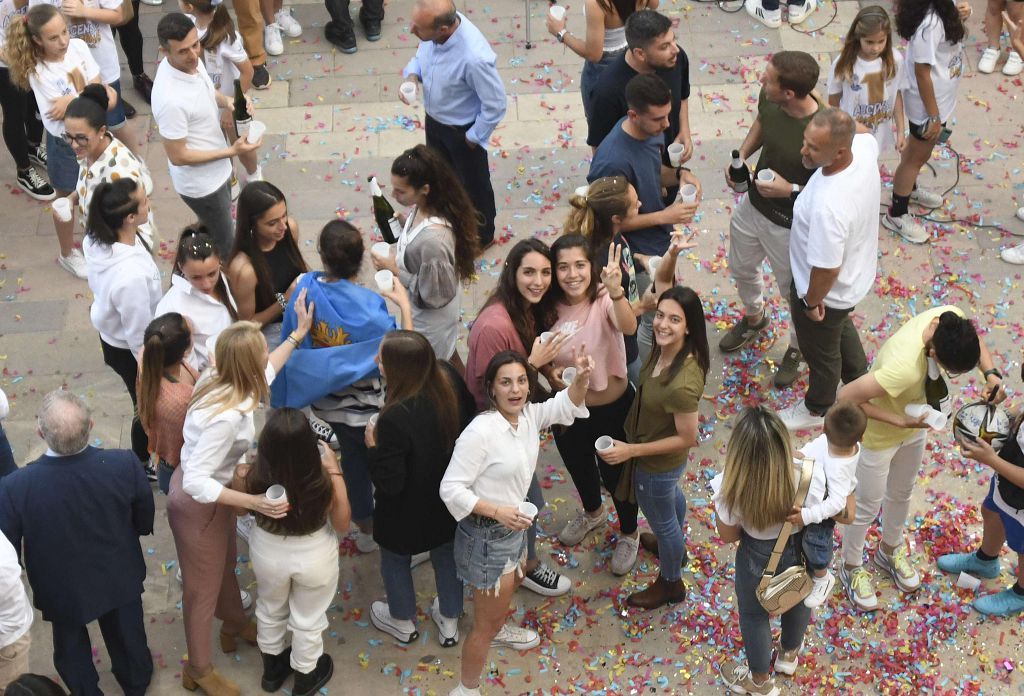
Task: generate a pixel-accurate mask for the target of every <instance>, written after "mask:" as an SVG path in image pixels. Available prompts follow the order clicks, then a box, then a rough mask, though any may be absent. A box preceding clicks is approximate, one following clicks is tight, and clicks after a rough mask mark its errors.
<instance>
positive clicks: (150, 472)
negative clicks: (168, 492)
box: [142, 462, 159, 483]
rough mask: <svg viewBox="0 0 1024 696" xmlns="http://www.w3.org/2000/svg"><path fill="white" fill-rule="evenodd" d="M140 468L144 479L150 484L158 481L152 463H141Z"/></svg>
mask: <svg viewBox="0 0 1024 696" xmlns="http://www.w3.org/2000/svg"><path fill="white" fill-rule="evenodd" d="M142 468H143V469H144V470H145V472H146V478H147V479H149V482H150V483H156V482H157V480H158V479H159V477H158V476H157V473H156V467H155V466H153V463H152V462H143V463H142Z"/></svg>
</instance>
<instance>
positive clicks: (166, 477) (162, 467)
mask: <svg viewBox="0 0 1024 696" xmlns="http://www.w3.org/2000/svg"><path fill="white" fill-rule="evenodd" d="M173 475H174V467H173V466H171V465H170V464H168V463H167V462H166V461H164V459H163V457H161V458H160V463H159V464H157V466H156V485H157V486H159V488H160V491H161V492H162V493H163V494H164V495H167V494H168V493H169V492H170V490H171V476H173Z"/></svg>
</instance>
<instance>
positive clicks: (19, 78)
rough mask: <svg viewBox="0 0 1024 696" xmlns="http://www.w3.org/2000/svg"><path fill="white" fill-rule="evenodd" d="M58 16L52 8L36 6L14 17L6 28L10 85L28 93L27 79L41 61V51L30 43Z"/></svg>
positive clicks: (35, 44) (39, 47)
mask: <svg viewBox="0 0 1024 696" xmlns="http://www.w3.org/2000/svg"><path fill="white" fill-rule="evenodd" d="M58 16H60V12H59V11H58V10H57V8H56V7H54V6H53V5H35V6H33V7H30V8H29V10H28V12H27V13H26V14H24V15H21V16H19V15H14V16H13V17H12V19H11V24H10V26H9V27H7V43H6V45H5V47H4V48H5V50H6V53H7V67H8V68H9V69H10V71H11V82H13V83H14V84H15V85H16V86H17V87H20V88H21V89H22V90H23V91H25V92H28V91H29V90H30V89H31V86H30V85H29V83H28V77H29V75H31V74H32V73H33V72H35V69H36V64H37V63H38V62H39V61H41V60H42V59H43V49H42V47H41V46H40V45H39V44H37V43H36V42H35V41H33V40H32V39H33V37H35V38H40V37H41V32H42V29H43V26H45V25H46V24H47V23H48V22H49V21H50V20H51V19H53V18H54V17H58Z"/></svg>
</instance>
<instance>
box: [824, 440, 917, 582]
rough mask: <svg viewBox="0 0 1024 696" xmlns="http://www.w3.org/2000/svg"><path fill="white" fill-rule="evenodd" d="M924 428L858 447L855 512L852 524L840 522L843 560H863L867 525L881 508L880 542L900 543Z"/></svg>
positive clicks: (852, 563)
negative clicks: (886, 443)
mask: <svg viewBox="0 0 1024 696" xmlns="http://www.w3.org/2000/svg"><path fill="white" fill-rule="evenodd" d="M927 439H928V431H927V430H918V431H917V432H916V433H914V434H913V435H911V436H910V437H908V438H907V439H906V440H904V441H903V442H901V443H900V444H898V445H896V446H895V447H890V448H888V449H884V450H872V449H868V448H867V447H863V446H862V447H861V449H860V461H858V462H857V490H856V496H857V515H856V517H855V518H854V521H853V524H850V525H844V526H843V562H844V563H846V565H848V566H859V565H862V564H863V563H864V540H865V538H866V537H867V535H868V527H870V526H871V523H872V522H874V521H875V516H876V515H878V511H879V509H881V511H882V542H883V543H885V544H887V545H888V546H899V545H900V544H901V543H902V542H903V528H904V527H905V526H906V524H907V514H908V513H909V511H910V496H911V495H912V494H913V492H914V483H916V482H917V473H918V471H920V469H921V463H922V462H923V461H924V445H925V442H926V441H927Z"/></svg>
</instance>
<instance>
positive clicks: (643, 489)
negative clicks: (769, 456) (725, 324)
mask: <svg viewBox="0 0 1024 696" xmlns="http://www.w3.org/2000/svg"><path fill="white" fill-rule="evenodd" d="M709 362H710V359H709V357H708V336H707V327H706V326H705V324H704V308H703V307H702V306H701V301H700V297H698V296H697V293H695V292H694V291H693V290H691V289H690V288H684V287H674V288H671V289H669V290H666V291H665V292H664V293H662V294H661V296H660V297H659V298H658V309H657V311H656V312H655V315H654V350H653V351H651V355H650V357H649V358H648V359H647V362H646V363H645V364H644V367H643V369H642V370H641V371H640V385H639V388H638V390H637V395H636V398H635V399H634V400H633V406H632V407H631V408H630V410H629V415H628V416H626V436H627V437H628V438H629V442H619V441H617V440H616V441H614V444H613V445H612V447H611V448H609V449H607V450H603V451H601V452H598V454H599V456H601V457H602V458H603V459H604V460H605V461H606V462H608V463H609V464H623V465H625V466H626V467H627V469H626V471H623V476H621V477H620V479H619V480H620V485H619V489H618V490H617V491H616V492H615V495H616V497H619V498H623V497H624V496H627V495H628V496H630V497H633V496H634V495H635V496H636V501H637V502H638V503H639V504H640V510H641V511H643V513H644V516H645V517H646V518H647V522H648V523H649V524H650V525H651V529H653V530H654V535H653V538H651V537H652V535H650V534H641V535H640V542H641V544H643V545H644V547H645V548H647V549H648V550H652V551H655V552H656V553H658V554H659V559H660V563H661V572H660V573H659V575H658V579H657V581H655V582H654V584H652V585H651V586H650V587H648V588H647V589H646V590H643V591H642V592H637V593H634V594H632V595H630V596H629V598H628V599H627V600H626V601H627V602H628V603H629V604H631V605H632V606H635V607H640V608H642V609H656V608H658V607H660V606H662V605H664V604H668V603H670V602H679V601H682V600H683V599H685V598H686V587H685V586H684V585H683V581H682V565H683V559H684V558H685V555H686V544H685V539H684V538H683V522H684V518H685V516H686V498H685V497H684V496H683V491H682V490H681V489H680V488H679V477H680V476H682V473H683V469H684V468H685V467H686V459H687V456H688V455H689V452H690V448H691V447H693V446H694V445H696V444H697V405H698V404H699V402H700V397H701V394H702V393H703V392H704V381H705V379H706V377H707V372H708V365H709Z"/></svg>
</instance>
